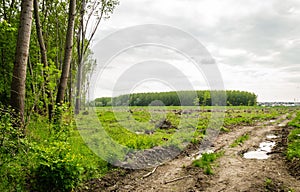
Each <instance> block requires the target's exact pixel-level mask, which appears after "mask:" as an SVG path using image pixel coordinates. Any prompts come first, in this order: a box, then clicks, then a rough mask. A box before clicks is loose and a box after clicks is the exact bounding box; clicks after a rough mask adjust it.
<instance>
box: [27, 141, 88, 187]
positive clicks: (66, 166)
mask: <svg viewBox="0 0 300 192" xmlns="http://www.w3.org/2000/svg"><path fill="white" fill-rule="evenodd" d="M35 150H36V152H35V154H36V155H37V162H38V163H39V164H38V165H37V166H36V167H34V168H33V170H32V176H31V187H32V188H33V189H34V190H39V191H70V190H71V189H73V188H74V187H75V186H76V185H78V184H79V182H80V180H81V172H82V170H83V168H82V167H81V166H80V165H79V163H78V159H80V157H79V158H78V157H76V155H75V154H71V153H70V151H71V149H70V146H69V144H68V143H66V142H59V141H53V142H52V143H50V144H49V146H38V147H36V149H35Z"/></svg>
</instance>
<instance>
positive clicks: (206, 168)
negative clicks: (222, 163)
mask: <svg viewBox="0 0 300 192" xmlns="http://www.w3.org/2000/svg"><path fill="white" fill-rule="evenodd" d="M223 154H224V152H223V151H221V152H217V153H203V154H202V156H201V158H200V159H197V160H195V161H193V166H195V167H199V168H201V169H203V172H204V173H205V174H206V175H213V174H214V173H213V166H214V165H215V161H216V160H217V159H218V158H220V157H221V156H223Z"/></svg>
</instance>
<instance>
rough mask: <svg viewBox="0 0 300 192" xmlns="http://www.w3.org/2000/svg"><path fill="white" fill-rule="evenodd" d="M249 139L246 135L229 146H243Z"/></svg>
mask: <svg viewBox="0 0 300 192" xmlns="http://www.w3.org/2000/svg"><path fill="white" fill-rule="evenodd" d="M248 139H249V135H248V133H246V134H244V135H242V136H240V137H239V138H237V139H236V140H234V142H233V143H232V144H231V145H230V147H232V148H233V147H236V146H238V145H240V144H243V143H244V142H245V141H247V140H248Z"/></svg>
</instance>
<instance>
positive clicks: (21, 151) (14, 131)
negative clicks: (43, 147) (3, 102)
mask: <svg viewBox="0 0 300 192" xmlns="http://www.w3.org/2000/svg"><path fill="white" fill-rule="evenodd" d="M12 113H13V111H12V110H11V109H10V108H8V107H5V108H4V107H3V106H0V175H1V177H0V191H24V190H25V183H26V174H27V171H28V170H27V168H26V167H25V168H24V166H26V165H27V159H28V158H29V156H28V155H27V149H28V141H27V139H26V138H24V135H23V132H22V130H21V129H18V128H14V127H13V124H14V123H15V122H16V119H15V118H13V117H12Z"/></svg>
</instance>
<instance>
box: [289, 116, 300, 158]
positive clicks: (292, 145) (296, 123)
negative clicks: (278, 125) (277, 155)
mask: <svg viewBox="0 0 300 192" xmlns="http://www.w3.org/2000/svg"><path fill="white" fill-rule="evenodd" d="M288 125H289V126H292V127H294V129H293V130H292V131H291V132H290V134H289V136H288V148H287V158H288V159H289V160H292V159H293V158H300V112H298V113H297V115H296V117H295V118H294V119H293V120H292V121H291V122H290V123H289V124H288Z"/></svg>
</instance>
